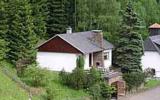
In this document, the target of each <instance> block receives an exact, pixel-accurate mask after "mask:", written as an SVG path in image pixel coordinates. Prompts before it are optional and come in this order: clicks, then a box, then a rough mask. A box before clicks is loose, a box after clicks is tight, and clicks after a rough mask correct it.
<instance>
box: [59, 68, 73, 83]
mask: <svg viewBox="0 0 160 100" xmlns="http://www.w3.org/2000/svg"><path fill="white" fill-rule="evenodd" d="M59 78H60V81H61V83H62V84H64V85H69V84H70V75H69V73H67V72H65V70H64V69H63V70H62V71H61V72H60V73H59Z"/></svg>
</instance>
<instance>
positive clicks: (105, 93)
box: [100, 82, 116, 100]
mask: <svg viewBox="0 0 160 100" xmlns="http://www.w3.org/2000/svg"><path fill="white" fill-rule="evenodd" d="M100 88H101V96H102V97H103V98H104V99H105V100H106V99H107V100H110V99H111V96H112V94H113V93H115V90H116V89H115V87H112V86H109V85H108V84H107V83H105V82H102V83H100Z"/></svg>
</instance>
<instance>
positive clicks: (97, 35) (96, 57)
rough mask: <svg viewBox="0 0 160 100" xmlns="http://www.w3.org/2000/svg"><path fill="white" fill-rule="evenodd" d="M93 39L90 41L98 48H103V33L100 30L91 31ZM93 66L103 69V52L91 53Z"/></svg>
mask: <svg viewBox="0 0 160 100" xmlns="http://www.w3.org/2000/svg"><path fill="white" fill-rule="evenodd" d="M92 32H93V37H92V38H91V41H93V42H94V43H96V45H98V46H99V47H100V48H102V49H103V48H104V43H103V33H102V30H92ZM93 65H94V66H97V67H104V52H103V51H99V52H95V53H93Z"/></svg>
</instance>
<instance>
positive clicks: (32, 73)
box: [22, 64, 47, 87]
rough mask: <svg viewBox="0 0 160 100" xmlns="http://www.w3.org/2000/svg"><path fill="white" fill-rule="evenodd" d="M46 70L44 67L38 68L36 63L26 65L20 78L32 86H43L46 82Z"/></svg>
mask: <svg viewBox="0 0 160 100" xmlns="http://www.w3.org/2000/svg"><path fill="white" fill-rule="evenodd" d="M46 74H47V72H46V70H44V69H40V68H39V67H37V65H35V64H34V65H30V66H28V67H27V68H26V69H25V71H24V74H23V77H22V80H23V81H24V82H25V83H26V84H28V85H30V86H34V87H39V86H45V85H46V83H47V76H46Z"/></svg>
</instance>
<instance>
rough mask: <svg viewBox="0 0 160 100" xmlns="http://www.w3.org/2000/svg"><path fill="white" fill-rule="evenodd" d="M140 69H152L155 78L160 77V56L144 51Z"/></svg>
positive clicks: (156, 53)
mask: <svg viewBox="0 0 160 100" xmlns="http://www.w3.org/2000/svg"><path fill="white" fill-rule="evenodd" d="M141 62H142V68H143V69H146V68H154V69H155V70H156V77H160V54H159V53H158V52H151V51H145V53H144V56H142V61H141Z"/></svg>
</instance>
